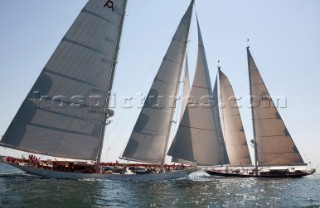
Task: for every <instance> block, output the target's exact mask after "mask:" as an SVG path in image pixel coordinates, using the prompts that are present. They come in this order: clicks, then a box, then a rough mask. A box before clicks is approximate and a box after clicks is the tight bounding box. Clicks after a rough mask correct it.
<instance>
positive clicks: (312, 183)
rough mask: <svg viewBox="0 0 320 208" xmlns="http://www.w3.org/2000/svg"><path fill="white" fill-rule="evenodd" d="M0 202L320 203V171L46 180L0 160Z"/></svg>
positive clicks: (124, 204) (81, 204) (109, 204)
mask: <svg viewBox="0 0 320 208" xmlns="http://www.w3.org/2000/svg"><path fill="white" fill-rule="evenodd" d="M0 207H1V208H2V207H28V208H29V207H30V208H33V207H54V208H57V207H67V208H69V207H77V208H78V207H97V208H98V207H130V208H131V207H320V175H319V174H314V175H312V176H308V177H304V178H299V179H263V178H225V177H213V176H211V177H207V176H205V175H204V173H197V174H195V175H193V176H192V177H191V179H190V180H185V179H179V180H171V181H152V182H120V181H107V180H87V181H84V180H56V179H44V178H40V177H36V176H31V175H28V174H25V173H24V172H22V171H20V170H17V169H15V168H12V167H10V166H8V165H6V164H1V163H0Z"/></svg>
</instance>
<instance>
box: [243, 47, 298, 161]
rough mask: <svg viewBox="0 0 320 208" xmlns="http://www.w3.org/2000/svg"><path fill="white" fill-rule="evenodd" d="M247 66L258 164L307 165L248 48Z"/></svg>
mask: <svg viewBox="0 0 320 208" xmlns="http://www.w3.org/2000/svg"><path fill="white" fill-rule="evenodd" d="M247 53H248V66H249V80H250V89H251V96H252V98H253V101H252V114H253V115H252V118H253V128H254V134H255V135H254V136H255V141H256V145H255V146H256V147H255V148H256V151H257V159H258V162H259V165H294V164H304V162H303V159H302V157H301V155H300V153H299V151H298V149H297V147H296V145H295V144H294V142H293V140H292V138H291V136H290V133H289V131H288V130H287V128H286V126H285V124H284V122H283V120H282V119H281V116H280V114H279V113H278V110H277V108H276V106H275V105H274V102H273V100H272V98H271V97H270V94H269V92H268V90H267V88H266V86H265V84H264V82H263V80H262V78H261V75H260V73H259V71H258V68H257V66H256V64H255V62H254V60H253V58H252V56H251V53H250V51H249V48H247Z"/></svg>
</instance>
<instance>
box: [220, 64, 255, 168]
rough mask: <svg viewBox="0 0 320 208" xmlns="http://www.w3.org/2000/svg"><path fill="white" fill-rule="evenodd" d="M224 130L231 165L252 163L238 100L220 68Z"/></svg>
mask: <svg viewBox="0 0 320 208" xmlns="http://www.w3.org/2000/svg"><path fill="white" fill-rule="evenodd" d="M219 83H220V95H221V106H222V108H221V109H222V116H223V120H222V121H223V132H224V141H225V144H226V148H227V152H228V156H229V160H230V164H231V165H249V164H250V165H251V164H252V163H251V159H250V153H249V148H248V145H247V140H246V136H245V133H244V128H243V125H242V121H241V116H240V112H239V108H238V105H237V101H236V98H235V95H234V92H233V89H232V86H231V84H230V82H229V80H228V78H227V76H226V75H225V74H224V73H223V72H222V71H221V70H220V69H219Z"/></svg>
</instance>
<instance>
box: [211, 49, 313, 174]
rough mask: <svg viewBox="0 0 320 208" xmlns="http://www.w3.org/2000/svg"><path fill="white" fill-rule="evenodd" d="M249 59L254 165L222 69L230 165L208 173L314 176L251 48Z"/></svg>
mask: <svg viewBox="0 0 320 208" xmlns="http://www.w3.org/2000/svg"><path fill="white" fill-rule="evenodd" d="M247 56H248V68H249V83H250V95H251V110H252V122H253V132H254V140H253V145H254V156H255V157H254V158H255V160H254V165H253V166H252V165H251V160H250V154H249V151H248V145H247V142H246V139H245V134H244V130H243V126H242V122H241V119H240V114H239V110H238V108H237V107H235V106H237V104H236V100H235V99H234V97H235V96H234V93H233V89H232V86H231V84H230V82H229V80H228V78H227V77H226V75H225V74H223V73H222V72H221V70H220V69H219V82H220V93H221V100H222V105H223V108H222V115H223V119H222V120H223V124H224V128H223V130H224V140H225V144H226V147H227V153H228V156H229V159H230V165H226V166H224V167H216V168H211V169H209V170H207V172H208V173H209V174H212V175H224V176H256V177H302V176H306V175H310V174H313V173H314V172H315V169H308V168H307V164H306V163H305V162H304V161H303V159H302V157H301V155H300V153H299V151H298V149H297V147H296V145H295V143H294V141H293V139H292V137H291V135H290V133H289V131H288V129H287V128H286V126H285V124H284V122H283V120H282V118H281V116H280V114H279V112H278V110H277V108H276V105H275V104H274V102H273V100H272V98H271V96H270V93H269V92H268V90H267V88H266V85H265V84H264V81H263V79H262V77H261V75H260V72H259V70H258V68H257V66H256V64H255V61H254V59H253V58H252V55H251V52H250V50H249V47H248V48H247ZM230 98H232V99H230ZM226 99H228V100H226ZM231 106H233V107H231Z"/></svg>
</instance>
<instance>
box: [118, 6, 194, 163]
mask: <svg viewBox="0 0 320 208" xmlns="http://www.w3.org/2000/svg"><path fill="white" fill-rule="evenodd" d="M193 4H194V1H192V2H191V4H190V6H189V7H188V9H187V11H186V13H185V14H184V16H183V18H182V20H181V22H180V24H179V26H178V29H177V31H176V33H175V35H174V36H173V38H172V41H171V43H170V46H169V48H168V50H167V52H166V55H165V56H164V58H163V61H162V64H161V66H160V68H159V71H158V73H157V75H156V77H155V79H154V81H153V84H152V86H151V89H150V91H149V93H148V96H147V99H146V101H145V103H144V107H143V109H142V111H141V113H140V115H139V118H138V120H137V122H136V124H135V126H134V129H133V132H132V134H131V136H130V139H129V142H128V144H127V146H126V148H125V150H124V152H123V154H122V158H124V159H127V160H132V161H142V162H150V163H164V158H165V155H166V148H167V143H168V139H169V134H170V127H171V122H172V115H173V113H174V106H175V101H176V98H175V97H176V94H177V91H178V85H179V79H180V75H181V71H182V66H183V62H184V58H185V52H186V46H187V41H188V36H189V29H190V22H191V16H192V9H193Z"/></svg>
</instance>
